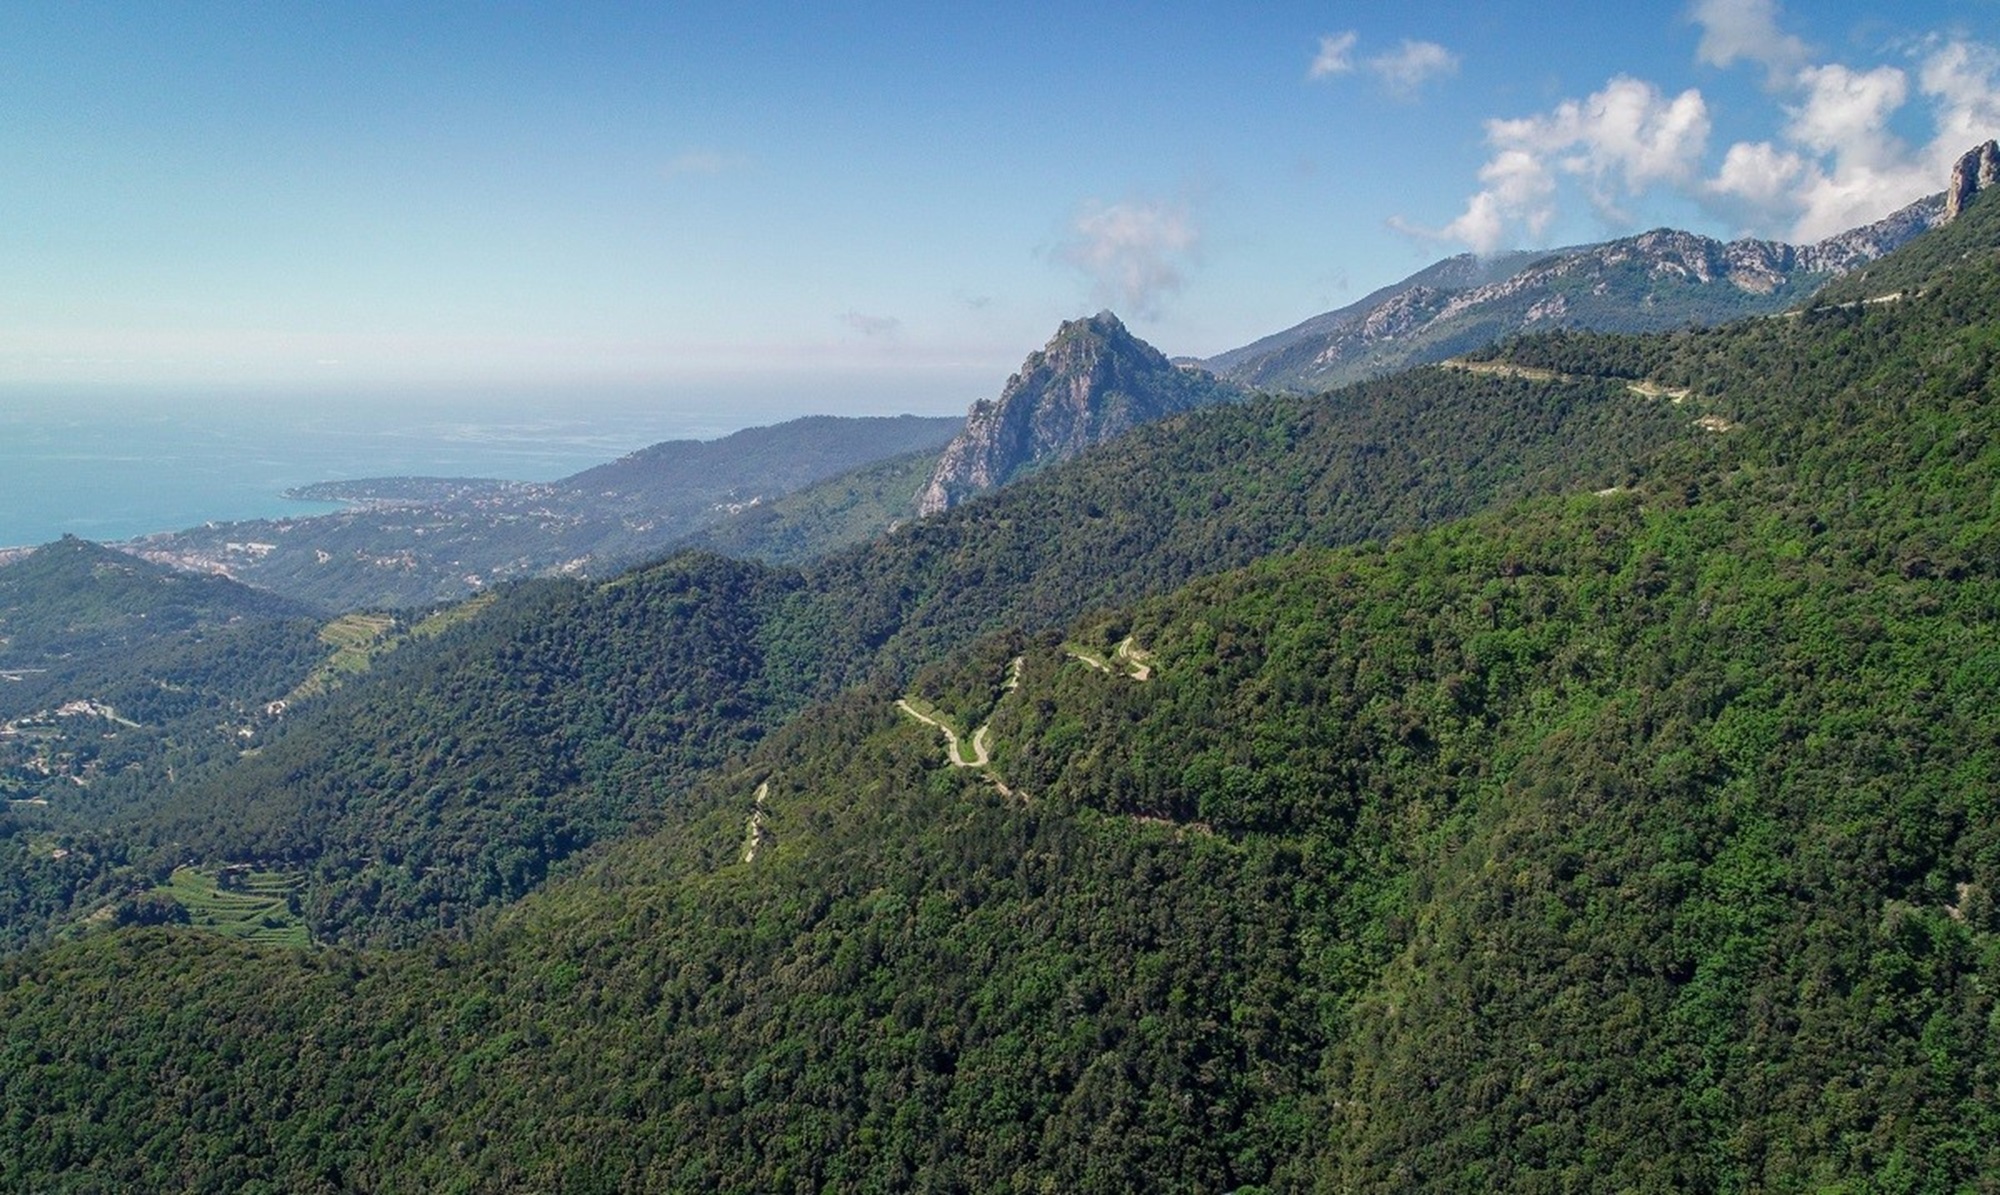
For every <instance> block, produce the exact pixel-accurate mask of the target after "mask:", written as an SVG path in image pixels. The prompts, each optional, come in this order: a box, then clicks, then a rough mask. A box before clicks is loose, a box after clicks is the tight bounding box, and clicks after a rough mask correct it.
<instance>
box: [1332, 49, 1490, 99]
mask: <svg viewBox="0 0 2000 1195" xmlns="http://www.w3.org/2000/svg"><path fill="white" fill-rule="evenodd" d="M1315 65H1317V64H1315ZM1368 69H1369V70H1371V71H1373V72H1375V74H1377V75H1379V76H1381V79H1382V82H1383V83H1385V84H1386V85H1387V86H1388V88H1389V90H1390V91H1391V92H1392V93H1394V94H1396V95H1403V96H1407V95H1411V94H1413V93H1415V92H1416V90H1417V88H1419V87H1422V86H1423V85H1424V84H1425V83H1428V82H1430V81H1431V80H1432V79H1436V78H1441V77H1443V76H1445V75H1450V74H1455V73H1456V72H1457V71H1458V55H1456V54H1454V53H1452V52H1451V51H1450V50H1447V49H1445V48H1444V47H1443V46H1441V45H1438V44H1437V43H1436V42H1428V41H1411V40H1410V39H1408V38H1404V39H1403V44H1402V45H1401V46H1398V47H1397V48H1396V49H1395V50H1393V51H1391V52H1390V53H1387V54H1380V55H1377V56H1376V57H1373V58H1370V59H1369V60H1368Z"/></svg>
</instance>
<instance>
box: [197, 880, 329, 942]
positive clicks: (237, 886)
mask: <svg viewBox="0 0 2000 1195" xmlns="http://www.w3.org/2000/svg"><path fill="white" fill-rule="evenodd" d="M304 886H305V877H304V876H301V875H296V874H290V873H286V872H279V871H258V870H255V869H254V868H248V867H228V868H212V867H203V868H194V867H177V868H175V869H174V874H173V876H172V878H170V879H169V880H168V881H167V885H166V887H165V888H163V889H161V891H164V892H166V893H167V894H168V895H169V896H172V897H173V898H174V899H175V900H176V901H178V902H180V905H181V907H182V908H184V909H186V910H187V911H188V919H189V922H190V924H192V925H194V926H195V927H196V928H198V929H206V930H213V931H214V932H216V933H219V934H226V935H228V936H229V937H232V938H243V939H246V940H248V941H251V942H262V943H264V944H266V945H270V946H298V947H304V946H309V945H311V944H312V938H311V936H310V935H308V934H307V933H306V924H305V922H304V920H302V919H301V918H300V917H299V915H298V914H297V913H296V912H294V911H293V909H292V898H293V897H294V896H295V895H297V893H298V892H299V890H300V889H301V888H303V887H304Z"/></svg>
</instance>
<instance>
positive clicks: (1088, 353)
mask: <svg viewBox="0 0 2000 1195" xmlns="http://www.w3.org/2000/svg"><path fill="white" fill-rule="evenodd" d="M1235 395H1236V391H1235V390H1234V389H1233V388H1231V387H1229V386H1227V385H1224V384H1223V383H1221V382H1218V381H1216V379H1215V377H1214V375H1212V374H1209V373H1207V372H1206V371H1204V370H1199V369H1187V368H1183V367H1181V366H1177V365H1175V364H1174V363H1173V362H1171V361H1169V360H1168V359H1167V358H1166V355H1165V354H1163V353H1161V352H1160V350H1158V349H1156V348H1154V347H1153V346H1152V345H1150V344H1147V343H1146V342H1145V341H1143V340H1141V339H1139V338H1138V337H1137V336H1134V335H1132V333H1131V332H1130V331H1129V330H1127V329H1126V327H1125V325H1124V323H1123V322H1121V321H1120V320H1119V318H1118V317H1117V316H1116V315H1113V314H1112V313H1111V312H1109V311H1100V312H1098V313H1097V314H1096V315H1093V316H1089V317H1086V318H1083V319H1074V320H1065V321H1063V323H1062V325H1061V326H1060V327H1058V328H1057V329H1056V334H1055V335H1054V336H1052V337H1050V338H1049V342H1048V344H1046V345H1044V346H1043V347H1042V348H1041V349H1039V350H1038V351H1036V352H1033V353H1030V354H1028V359H1027V360H1026V361H1024V362H1023V363H1022V364H1021V368H1020V371H1019V372H1017V373H1015V374H1014V376H1012V377H1010V378H1008V379H1007V385H1006V387H1005V388H1004V389H1002V390H1001V392H1000V397H999V399H998V400H997V401H996V400H990V399H981V400H980V401H978V402H976V403H974V404H973V405H972V410H971V411H970V412H968V413H967V415H966V420H965V430H964V431H962V432H960V433H959V435H958V438H957V439H954V440H953V441H952V442H951V443H950V444H949V445H948V446H947V447H946V448H945V451H944V456H943V457H942V458H941V459H939V461H938V464H937V468H936V469H935V470H933V471H932V473H931V478H930V481H929V482H927V483H926V484H925V486H924V488H923V490H922V491H921V492H919V494H918V495H917V509H918V511H919V513H921V514H926V515H930V514H936V513H937V512H939V511H941V510H945V509H948V508H950V507H952V506H955V505H957V504H958V503H959V502H962V501H964V500H965V499H966V498H968V497H970V496H972V495H973V494H976V493H979V492H980V491H982V490H988V489H991V488H993V487H995V486H998V485H1002V484H1004V483H1006V482H1007V481H1009V480H1010V479H1012V478H1013V477H1015V476H1016V475H1018V474H1020V473H1021V472H1023V471H1024V470H1027V469H1030V468H1035V467H1039V466H1041V465H1044V464H1048V463H1050V462H1052V461H1058V460H1066V459H1068V458H1069V457H1072V456H1075V455H1076V454H1077V453H1079V452H1081V451H1083V450H1084V449H1085V448H1087V447H1089V446H1090V445H1092V444H1096V443H1098V442H1099V441H1102V440H1108V439H1110V438H1111V437H1113V436H1116V435H1120V434H1122V433H1123V432H1126V431H1128V430H1130V429H1131V428H1134V427H1137V426H1138V425H1139V424H1142V423H1150V422H1152V421H1153V420H1155V419H1159V418H1163V417H1164V416H1167V415H1172V414H1174V413H1176V412H1179V411H1185V410H1189V409H1191V408H1194V407H1199V406H1206V405H1209V404H1211V403H1216V402H1222V401H1226V400H1227V399H1230V398H1232V397H1235Z"/></svg>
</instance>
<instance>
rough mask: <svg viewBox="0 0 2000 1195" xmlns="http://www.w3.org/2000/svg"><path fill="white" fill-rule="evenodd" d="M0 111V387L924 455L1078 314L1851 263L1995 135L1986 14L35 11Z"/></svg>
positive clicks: (1016, 8)
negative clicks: (1590, 276)
mask: <svg viewBox="0 0 2000 1195" xmlns="http://www.w3.org/2000/svg"><path fill="white" fill-rule="evenodd" d="M0 111H4V112H5V114H6V116H5V119H4V120H0V152H3V153H4V154H5V159H6V162H7V168H6V170H5V171H4V172H0V261H4V263H5V278H6V281H7V285H5V286H4V287H0V388H4V387H13V388H17V389H18V388H21V387H51V386H65V385H74V386H118V387H126V388H136V389H144V388H148V387H153V388H159V389H162V390H170V389H178V390H184V389H186V388H187V387H190V386H209V387H219V388H234V389H237V390H241V391H245V392H255V393H259V394H265V393H268V394H288V393H299V394H312V395H321V396H327V395H338V394H341V393H347V392H354V393H359V392H362V391H370V392H381V391H392V390H395V389H397V388H399V387H426V388H430V389H432V390H437V391H448V390H451V389H454V388H458V389H464V390H465V391H467V392H468V393H477V392H479V390H480V389H481V388H483V387H493V386H503V385H504V386H531V387H541V388H544V389H548V390H550V391H552V392H554V391H561V390H563V389H565V388H576V389H579V390H580V389H587V388H593V387H596V388H607V387H625V388H629V389H634V390H637V391H644V390H645V389H646V388H647V387H651V386H660V387H663V388H669V389H681V390H685V388H687V387H689V386H696V387H699V386H702V385H715V386H724V387H726V386H730V385H739V384H743V383H744V381H745V379H759V380H761V381H762V382H763V383H766V384H768V385H770V386H775V387H780V388H783V387H794V388H798V389H800V390H803V391H809V392H813V393H815V394H816V395H817V396H818V397H819V401H816V402H803V403H802V405H803V406H804V407H807V408H810V407H814V406H817V407H818V408H820V409H826V410H834V411H845V410H853V411H862V410H882V409H890V408H919V407H921V408H924V409H929V410H935V411H951V410H957V409H962V408H963V406H964V404H965V403H966V402H968V401H970V400H972V399H974V398H979V397H985V396H990V395H991V394H993V393H996V392H997V391H998V389H999V386H1000V384H1001V383H1002V382H1003V381H1004V379H1005V376H1006V374H1007V372H1008V371H1009V370H1011V369H1012V368H1013V367H1014V366H1015V365H1017V364H1018V363H1019V361H1020V359H1021V358H1022V356H1023V355H1025V354H1026V353H1027V352H1028V351H1029V350H1030V349H1033V348H1035V347H1037V346H1039V345H1040V344H1041V343H1042V342H1043V341H1044V340H1045V339H1046V338H1047V336H1048V335H1049V333H1050V332H1051V331H1052V330H1053V329H1054V327H1055V324H1056V323H1057V321H1059V320H1060V319H1063V318H1066V317H1069V316H1074V315H1078V314H1082V313H1087V312H1089V311H1092V310H1095V309H1097V308H1100V307H1106V306H1108V307H1110V308H1112V309H1113V310H1115V311H1117V312H1119V313H1120V314H1121V315H1123V316H1124V317H1125V318H1126V320H1127V322H1128V323H1129V324H1131V325H1132V326H1133V328H1134V329H1135V330H1136V331H1138V332H1139V333H1140V334H1141V335H1143V336H1145V337H1146V338H1148V339H1149V340H1151V341H1152V342H1153V343H1155V344H1157V345H1158V346H1160V347H1161V348H1162V349H1164V350H1166V351H1168V352H1170V353H1176V354H1195V355H1205V354H1209V353H1214V352H1219V351H1221V350H1224V349H1227V348H1231V347H1234V346H1236V345H1238V344H1242V343H1245V342H1247V341H1249V340H1252V339H1255V338H1256V337H1258V336H1261V335H1263V334H1265V333H1268V332H1271V331H1275V330H1277V329H1279V328H1281V327H1285V326H1288V325H1290V324H1292V323H1295V322H1297V321H1299V320H1301V319H1304V318H1306V317H1308V316H1310V315H1313V314H1315V313H1317V312H1320V311H1323V310H1327V309H1329V308H1332V307H1335V306H1339V305H1341V304H1343V303H1346V302H1349V301H1351V300H1353V299H1355V298H1358V297H1359V296H1361V295H1362V294H1364V293H1366V292H1367V291H1368V290H1370V289H1373V288H1374V287H1377V286H1380V285H1383V284H1386V283H1388V282H1392V281H1394V280H1396V279H1397V278H1400V277H1402V276H1405V275H1407V274H1409V273H1410V272H1412V271H1414V270H1415V269H1417V268H1420V267H1421V266H1423V265H1424V264H1427V263H1428V262H1430V261H1433V260H1435V259H1437V258H1439V257H1442V256H1446V255H1448V254H1450V253H1455V252H1462V251H1465V250H1467V249H1476V250H1492V249H1500V248H1508V247H1519V246H1541V245H1553V244H1563V243H1573V242H1577V241H1585V240H1596V239H1603V238H1605V237H1608V236H1614V235H1618V234H1621V233H1624V232H1630V231H1635V230H1639V229H1643V228H1647V227H1654V226H1658V225H1661V224H1673V225H1678V226H1683V227H1692V228H1695V229H1697V230H1699V231H1704V232H1709V233H1712V234H1718V235H1736V234H1741V233H1751V234H1755V235H1761V236H1770V237H1776V238H1782V239H1812V238H1814V237H1817V236H1820V235H1825V234H1827V233H1831V232H1834V231H1838V230H1839V229H1841V228H1845V227H1848V226H1850V225H1851V224H1854V223H1860V222H1863V221H1865V220H1869V219H1874V218H1877V217H1879V216H1881V215H1884V214H1887V213H1888V212H1889V211H1890V210H1893V209H1894V208H1895V207H1897V206H1900V205H1901V204H1902V203H1906V202H1908V201H1910V200H1912V199H1915V198H1917V197H1918V196H1919V195H1921V194H1923V193H1926V192H1929V191H1935V190H1937V189H1939V188H1941V186H1942V184H1943V178H1944V175H1943V170H1944V168H1945V166H1946V165H1947V164H1948V162H1949V159H1950V158H1952V157H1954V156H1956V154H1957V153H1958V152H1960V151H1962V150H1963V149H1965V148H1968V147H1970V146H1971V145H1972V144H1974V143H1975V142H1976V141H1978V140H1982V139H1984V138H1985V137H1988V136H1993V135H1996V134H2000V5H1997V4H1996V3H1994V2H1993V0H1979V2H1972V0H1955V2H1954V0H1934V2H1924V0H1906V2H1903V3H1899V4H1895V5H1890V4H1887V3H1879V2H1878V3H1873V4H1851V3H1815V4H1812V5H1810V6H1808V5H1805V4H1803V3H1795V4H1792V5H1789V6H1786V5H1781V4H1779V3H1777V2H1776V0H1696V2H1693V3H1688V2H1674V3H1663V4H1633V5H1606V4H1600V3H1592V4H1580V3H1579V4H1571V3H1560V2H1556V3H1536V4H1505V3H1503V4H1481V5H1470V4H1421V3H1419V4H1407V5H1382V4H1357V3H1317V4H1292V3H1272V4H1263V5H1256V6H1221V5H1214V4H1208V3H1202V4H1144V5H1141V4H1096V5H1077V4H1063V5H1055V4H1043V3H1018V2H1017V3H1013V4H1008V5H1004V6H1000V5H996V6H991V8H990V10H989V11H980V7H976V6H969V5H939V4H935V3H911V4H886V3H876V4H851V5H829V6H813V8H812V10H811V11H807V12H800V11H797V9H796V8H795V7H794V6H789V5H785V6H759V5H746V4H740V3H739V4H729V5H708V4H702V3H675V4H630V5H627V4H590V3H581V2H572V3H565V4H561V5H555V4H448V5H442V4H441V5H423V4H395V5H377V4H370V3H361V2H353V0H349V2H344V3H341V4H329V5H292V4H281V5H270V4H231V3H222V2H219V0H218V2H211V3H147V4H136V3H129V2H128V3H118V4H105V5H94V4H70V3H64V4H40V3H28V2H23V3H16V4H10V5H7V6H5V7H4V9H0Z"/></svg>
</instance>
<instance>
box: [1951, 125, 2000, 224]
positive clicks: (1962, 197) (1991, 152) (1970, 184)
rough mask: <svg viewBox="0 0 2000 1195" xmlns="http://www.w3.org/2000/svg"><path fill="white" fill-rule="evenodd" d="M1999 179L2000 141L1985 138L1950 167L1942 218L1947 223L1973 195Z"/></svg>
mask: <svg viewBox="0 0 2000 1195" xmlns="http://www.w3.org/2000/svg"><path fill="white" fill-rule="evenodd" d="M1996 182H2000V142H1993V141H1988V142H1987V143H1986V144H1984V145H1978V146H1974V147H1973V148H1972V149H1970V150H1968V151H1966V153H1965V155H1964V156H1963V157H1961V158H1959V160H1958V164H1957V165H1955V166H1953V167H1952V168H1951V183H1950V185H1949V186H1947V187H1945V190H1944V218H1945V222H1946V223H1950V222H1951V221H1953V220H1956V219H1957V218H1958V213H1960V212H1962V211H1964V210H1965V205H1966V204H1968V203H1971V202H1972V198H1973V196H1975V195H1977V194H1979V193H1980V192H1981V191H1984V190H1985V189H1986V188H1988V187H1990V186H1992V185H1993V184H1994V183H1996Z"/></svg>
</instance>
